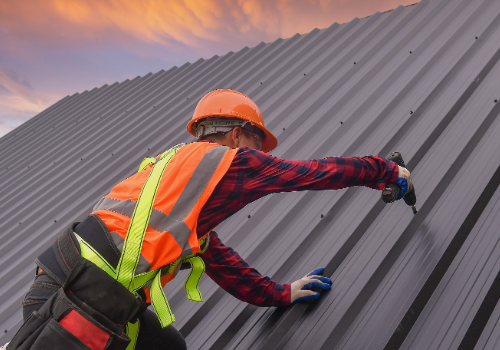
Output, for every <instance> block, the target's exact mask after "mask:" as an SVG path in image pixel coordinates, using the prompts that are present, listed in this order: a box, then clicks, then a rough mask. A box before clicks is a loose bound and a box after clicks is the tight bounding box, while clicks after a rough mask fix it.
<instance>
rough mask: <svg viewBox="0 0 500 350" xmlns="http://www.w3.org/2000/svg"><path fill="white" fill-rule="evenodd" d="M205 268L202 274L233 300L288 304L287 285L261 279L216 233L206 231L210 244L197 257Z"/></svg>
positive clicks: (289, 294) (254, 303) (255, 303)
mask: <svg viewBox="0 0 500 350" xmlns="http://www.w3.org/2000/svg"><path fill="white" fill-rule="evenodd" d="M200 256H201V257H202V258H203V261H204V262H205V265H206V270H205V273H206V274H207V275H208V276H209V277H210V278H211V279H212V280H214V282H215V283H217V284H218V285H219V286H221V287H222V288H223V289H224V290H225V291H226V292H228V293H229V294H231V295H232V296H234V297H235V298H237V299H239V300H241V301H245V302H247V303H250V304H253V305H257V306H286V305H289V304H290V296H291V293H290V290H291V287H290V284H289V283H286V284H279V283H276V282H274V281H271V279H270V278H269V277H263V276H262V275H261V274H260V273H259V272H258V271H257V270H255V269H254V268H252V267H250V266H248V264H247V263H246V262H245V261H244V260H243V259H242V258H241V257H240V256H239V255H238V253H236V252H235V251H234V250H233V249H231V248H230V247H227V246H225V245H224V244H223V243H222V242H221V240H220V239H219V237H218V236H217V234H216V233H215V232H214V231H212V232H210V245H209V247H208V249H207V250H206V251H205V252H204V253H203V254H201V255H200Z"/></svg>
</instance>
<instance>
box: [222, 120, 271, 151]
mask: <svg viewBox="0 0 500 350" xmlns="http://www.w3.org/2000/svg"><path fill="white" fill-rule="evenodd" d="M221 144H222V145H224V146H229V147H232V148H240V147H244V146H247V147H251V148H253V149H256V150H259V151H260V150H261V148H262V139H261V138H260V136H259V135H257V134H255V133H253V132H251V131H248V130H243V129H242V128H241V127H239V126H237V127H235V128H234V129H233V130H231V131H228V132H227V134H226V136H225V138H224V141H223V142H221Z"/></svg>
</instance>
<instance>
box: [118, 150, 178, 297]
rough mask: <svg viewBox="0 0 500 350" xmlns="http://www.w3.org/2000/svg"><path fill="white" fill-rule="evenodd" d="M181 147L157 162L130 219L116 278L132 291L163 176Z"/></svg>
mask: <svg viewBox="0 0 500 350" xmlns="http://www.w3.org/2000/svg"><path fill="white" fill-rule="evenodd" d="M180 147H181V145H178V146H176V147H174V148H172V149H171V150H169V151H167V152H165V153H164V154H162V156H161V157H160V159H159V160H158V161H157V162H156V163H155V165H154V166H153V169H152V170H151V173H150V174H149V178H148V179H147V181H146V183H145V184H144V187H143V188H142V190H141V194H140V195H139V199H138V200H137V203H136V205H135V208H134V213H133V214H132V218H131V220H130V226H129V228H128V230H127V234H126V236H125V241H124V243H123V249H122V254H121V256H120V261H119V262H118V266H117V268H116V272H117V274H116V275H117V276H116V279H117V280H118V282H120V283H121V284H123V285H124V286H125V287H126V288H128V290H130V291H132V289H133V285H132V281H133V279H134V275H135V270H136V269H137V265H138V263H139V258H140V256H141V250H142V243H143V242H144V236H145V234H146V229H147V228H148V224H149V219H150V218H151V212H152V210H153V204H154V201H155V198H156V191H157V189H158V186H159V184H160V181H161V178H162V176H163V172H164V171H165V169H166V168H167V165H168V163H170V161H171V160H172V158H173V157H174V155H175V154H176V153H177V150H178V149H179V148H180Z"/></svg>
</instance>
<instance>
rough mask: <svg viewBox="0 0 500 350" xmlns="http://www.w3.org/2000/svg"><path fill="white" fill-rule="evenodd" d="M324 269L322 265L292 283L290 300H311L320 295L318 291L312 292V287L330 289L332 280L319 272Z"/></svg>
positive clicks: (293, 301)
mask: <svg viewBox="0 0 500 350" xmlns="http://www.w3.org/2000/svg"><path fill="white" fill-rule="evenodd" d="M323 271H325V268H324V267H318V268H317V269H316V270H314V271H312V272H311V273H309V274H307V275H306V276H304V277H302V278H301V279H300V280H298V281H295V282H293V283H292V292H291V302H292V303H295V302H297V301H302V300H313V299H318V298H319V297H320V294H319V293H316V292H313V291H312V290H311V289H312V288H313V287H317V288H321V289H327V290H328V289H331V288H332V286H331V284H332V281H331V280H330V279H329V278H328V277H323V276H321V274H322V273H323Z"/></svg>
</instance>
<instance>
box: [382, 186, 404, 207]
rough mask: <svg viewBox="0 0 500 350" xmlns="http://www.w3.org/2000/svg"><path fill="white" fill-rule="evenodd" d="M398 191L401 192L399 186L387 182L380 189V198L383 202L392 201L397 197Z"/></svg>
mask: <svg viewBox="0 0 500 350" xmlns="http://www.w3.org/2000/svg"><path fill="white" fill-rule="evenodd" d="M399 192H401V187H399V185H396V184H388V185H387V186H385V188H384V189H383V190H382V200H383V201H384V202H385V203H392V202H394V201H395V200H396V198H398V196H399Z"/></svg>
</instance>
